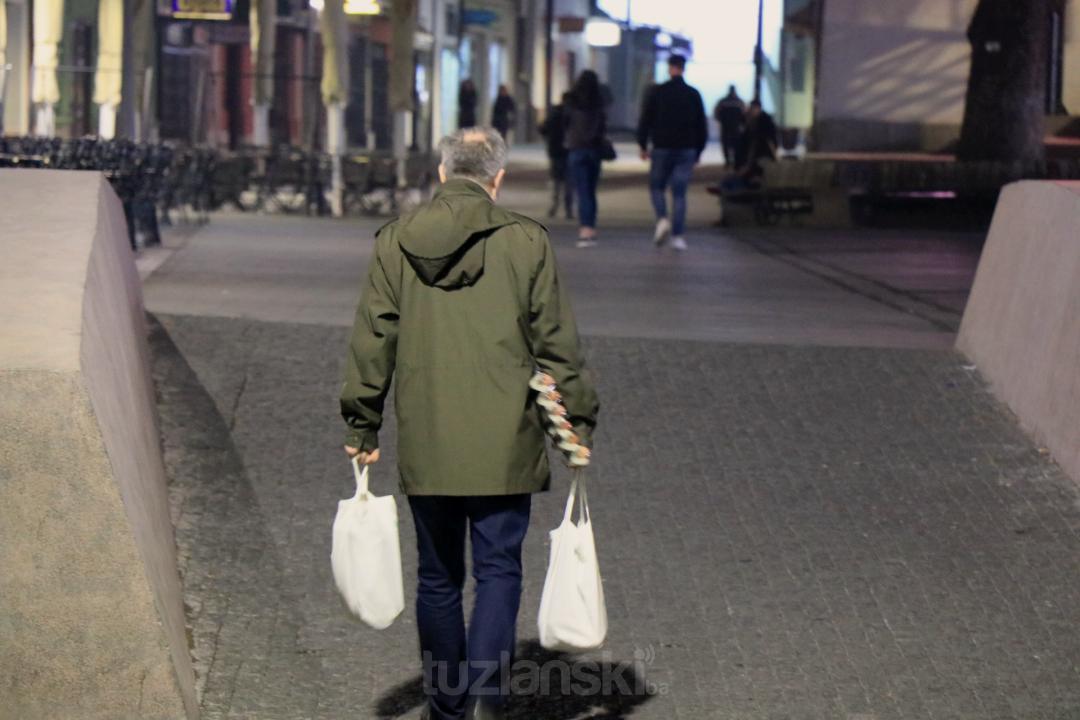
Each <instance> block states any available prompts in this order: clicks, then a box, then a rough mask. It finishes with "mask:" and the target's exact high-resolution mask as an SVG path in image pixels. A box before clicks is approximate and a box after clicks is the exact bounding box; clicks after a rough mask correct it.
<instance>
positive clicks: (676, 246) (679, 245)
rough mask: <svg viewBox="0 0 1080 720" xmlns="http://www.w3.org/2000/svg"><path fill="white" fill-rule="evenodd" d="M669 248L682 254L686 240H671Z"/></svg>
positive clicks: (677, 238) (679, 238) (680, 238)
mask: <svg viewBox="0 0 1080 720" xmlns="http://www.w3.org/2000/svg"><path fill="white" fill-rule="evenodd" d="M671 247H672V249H673V250H678V251H679V252H682V251H683V250H685V249H686V240H683V239H682V237H675V238H672V239H671Z"/></svg>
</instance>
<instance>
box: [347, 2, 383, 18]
mask: <svg viewBox="0 0 1080 720" xmlns="http://www.w3.org/2000/svg"><path fill="white" fill-rule="evenodd" d="M381 12H382V8H381V7H380V6H379V0H345V14H346V15H378V14H379V13H381Z"/></svg>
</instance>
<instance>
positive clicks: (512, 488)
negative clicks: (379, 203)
mask: <svg viewBox="0 0 1080 720" xmlns="http://www.w3.org/2000/svg"><path fill="white" fill-rule="evenodd" d="M440 150H441V152H442V162H441V164H440V165H439V179H440V180H441V181H442V184H441V185H440V186H439V188H438V190H437V191H436V193H435V196H434V198H432V200H431V201H430V202H428V203H426V204H425V205H422V206H420V207H419V208H417V209H416V210H414V211H412V212H410V213H407V214H405V215H403V216H402V217H400V218H398V219H397V220H394V221H392V222H390V223H389V224H387V225H385V226H383V228H382V229H380V230H379V231H378V232H377V233H376V238H375V248H374V254H373V257H372V259H371V262H370V263H369V265H368V277H367V282H366V283H365V285H364V289H363V294H362V295H361V298H360V304H359V307H358V308H357V312H356V322H355V324H354V326H353V331H352V338H351V340H350V342H349V349H348V354H347V356H346V362H345V382H344V384H343V387H342V391H341V415H342V417H343V418H344V420H345V423H346V425H347V430H346V435H345V451H346V452H347V453H348V454H349V455H350V456H353V457H356V458H357V460H358V461H359V462H361V463H365V464H369V463H373V462H376V461H378V459H379V431H380V429H381V427H382V422H383V410H384V407H383V406H384V403H385V401H386V397H387V395H388V393H389V391H390V383H391V381H393V382H394V384H395V391H394V407H395V410H396V417H397V423H398V434H397V437H398V446H397V451H398V452H397V458H398V472H399V477H400V485H401V488H402V490H403V491H404V492H405V494H406V495H407V496H408V500H409V507H410V508H411V509H412V516H413V521H414V524H415V526H416V544H417V551H418V556H419V557H418V584H417V594H416V625H417V630H418V633H419V636H420V657H421V668H422V676H423V687H424V693H425V696H426V700H427V705H426V707H425V708H424V715H423V717H424V718H428V719H430V720H463V719H464V718H468V720H499V718H502V717H503V716H504V710H503V705H504V704H505V699H506V696H507V694H508V692H509V688H508V687H506V686H507V685H508V683H506V682H505V680H506V679H507V677H508V676H509V673H510V669H511V665H512V661H513V654H514V645H515V635H514V629H515V626H516V621H517V615H518V609H519V604H520V600H521V583H522V566H521V545H522V541H523V540H524V538H525V534H526V531H527V530H528V527H529V510H530V506H531V493H536V492H542V491H544V490H547V489H548V487H549V486H550V483H551V471H550V467H549V465H548V458H547V453H546V433H545V430H544V426H543V424H542V422H541V417H540V412H539V409H538V406H537V404H536V397H535V393H534V391H532V390H531V389H530V387H529V381H530V378H531V377H532V376H533V373H534V371H535V369H539V370H541V371H543V372H544V373H546V374H547V375H549V376H550V377H551V378H552V380H553V381H554V384H555V385H557V386H558V389H559V393H560V394H561V396H562V403H563V406H564V408H565V409H566V416H565V417H566V419H567V421H568V422H569V423H570V426H571V428H572V430H571V432H572V436H573V438H574V441H575V443H576V444H577V445H580V446H581V448H580V450H577V451H575V452H576V454H575V456H574V457H573V458H571V459H570V461H571V462H573V464H575V465H580V464H582V463H587V462H588V458H589V455H590V452H589V450H588V448H590V447H592V433H593V429H594V428H595V427H596V415H597V413H598V412H599V404H598V402H597V398H596V392H595V391H594V390H593V386H592V383H591V381H590V377H589V374H588V372H587V370H586V369H585V363H584V359H583V357H582V353H581V347H580V344H579V341H578V334H577V329H576V326H575V323H574V315H573V313H572V312H571V309H570V303H569V300H568V299H567V296H566V291H565V289H564V288H563V287H562V286H561V284H560V282H559V274H558V266H557V264H556V262H555V256H554V254H553V253H552V248H551V240H550V239H549V237H548V233H547V231H546V230H545V229H544V227H543V226H542V225H540V224H539V223H537V222H535V221H533V220H530V219H529V218H527V217H525V216H523V215H518V214H517V213H514V212H511V211H509V210H506V209H504V208H502V207H500V206H499V205H498V204H496V202H495V200H496V197H497V196H498V193H499V188H500V187H501V186H502V181H503V177H504V176H505V170H504V168H505V165H506V143H505V142H503V139H502V137H501V136H500V135H499V134H498V132H496V131H495V130H493V129H490V128H469V129H466V130H459V131H458V132H457V133H455V134H454V135H453V136H451V137H449V138H446V139H444V140H443V141H442V143H441V145H440ZM395 376H396V377H395ZM466 536H468V538H469V540H470V541H471V543H472V574H473V578H474V579H475V581H476V595H475V597H476V601H475V603H474V605H473V611H472V619H471V621H470V622H469V625H468V627H467V628H466V625H465V617H464V611H463V598H462V590H463V587H464V584H465V579H466V578H465V543H466Z"/></svg>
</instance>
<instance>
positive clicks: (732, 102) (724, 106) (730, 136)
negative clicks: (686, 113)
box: [713, 85, 746, 168]
mask: <svg viewBox="0 0 1080 720" xmlns="http://www.w3.org/2000/svg"><path fill="white" fill-rule="evenodd" d="M713 117H714V118H716V122H717V124H718V125H719V126H720V147H722V148H723V150H724V164H725V165H727V166H728V167H730V168H734V167H736V164H735V162H736V157H735V153H736V149H737V148H738V146H739V138H740V137H741V136H742V133H743V126H744V125H745V123H746V103H744V102H743V101H742V98H741V97H739V93H738V92H737V91H736V90H735V86H734V85H731V86H729V87H728V93H727V95H725V96H724V97H722V98H720V101H719V102H717V103H716V107H715V108H713Z"/></svg>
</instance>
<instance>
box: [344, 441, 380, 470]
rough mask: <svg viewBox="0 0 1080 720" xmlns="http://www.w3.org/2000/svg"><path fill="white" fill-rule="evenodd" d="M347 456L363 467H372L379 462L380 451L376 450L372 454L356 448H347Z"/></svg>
mask: <svg viewBox="0 0 1080 720" xmlns="http://www.w3.org/2000/svg"><path fill="white" fill-rule="evenodd" d="M345 454H346V455H348V456H349V457H350V458H356V459H357V461H358V462H359V463H360V464H361V465H371V464H373V463H377V462H379V449H378V448H375V449H374V450H372V451H371V452H369V453H367V452H360V451H359V450H357V449H356V448H354V447H349V446H348V445H346V446H345Z"/></svg>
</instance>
